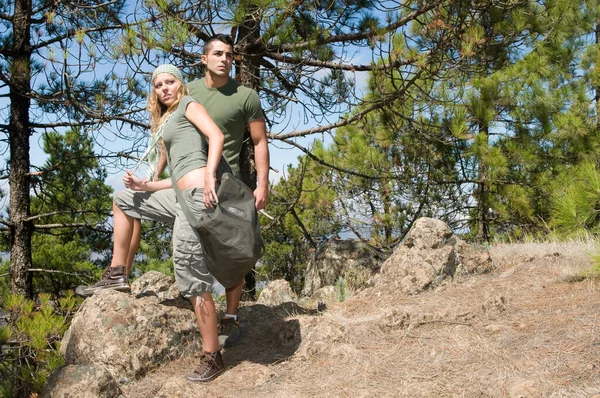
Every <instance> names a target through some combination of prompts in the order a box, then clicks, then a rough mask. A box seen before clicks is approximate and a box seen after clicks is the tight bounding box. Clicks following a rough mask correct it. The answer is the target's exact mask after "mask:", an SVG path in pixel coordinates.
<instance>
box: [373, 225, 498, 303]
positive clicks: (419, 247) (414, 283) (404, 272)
mask: <svg viewBox="0 0 600 398" xmlns="http://www.w3.org/2000/svg"><path fill="white" fill-rule="evenodd" d="M491 269H492V260H491V257H490V254H489V252H488V251H487V250H484V249H482V248H477V247H474V246H472V245H469V244H467V243H466V242H465V241H463V240H461V239H460V238H458V237H457V236H456V235H454V234H453V233H452V231H451V230H450V228H449V227H448V226H447V225H446V224H445V223H444V222H443V221H441V220H437V219H433V218H420V219H418V220H417V221H416V222H415V223H414V225H413V227H412V228H411V229H410V231H409V232H408V234H407V235H406V238H405V239H404V241H403V242H402V243H401V244H400V246H398V247H397V248H396V249H395V250H394V253H392V255H391V256H390V257H389V258H388V259H387V260H386V261H385V262H384V263H383V264H382V266H381V270H380V273H379V274H377V275H376V276H375V277H374V278H373V279H372V282H373V283H374V284H375V289H378V288H383V287H384V286H390V285H391V286H392V288H394V289H397V290H399V291H402V292H404V293H408V294H417V293H419V292H421V291H423V290H424V289H427V288H430V287H435V286H437V285H440V284H442V283H444V282H445V281H447V280H449V279H453V278H457V277H461V276H465V275H468V274H475V273H485V272H489V271H490V270H491Z"/></svg>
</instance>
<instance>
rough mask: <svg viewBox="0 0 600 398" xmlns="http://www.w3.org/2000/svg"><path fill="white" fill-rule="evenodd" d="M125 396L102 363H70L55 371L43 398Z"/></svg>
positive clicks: (111, 397)
mask: <svg viewBox="0 0 600 398" xmlns="http://www.w3.org/2000/svg"><path fill="white" fill-rule="evenodd" d="M65 397H77V398H119V397H124V395H123V392H122V391H121V389H120V388H119V384H118V383H117V381H116V380H115V379H114V378H113V376H112V375H111V374H110V372H109V371H108V370H107V369H105V368H104V367H103V366H100V365H68V366H65V367H62V368H61V369H59V370H58V371H56V372H54V373H53V374H52V376H51V377H50V379H49V380H48V384H47V385H46V388H44V391H43V393H42V398H65Z"/></svg>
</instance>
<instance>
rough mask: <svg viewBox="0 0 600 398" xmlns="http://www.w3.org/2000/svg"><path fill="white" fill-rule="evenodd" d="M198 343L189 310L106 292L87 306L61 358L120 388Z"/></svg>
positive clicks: (147, 297) (149, 296)
mask: <svg viewBox="0 0 600 398" xmlns="http://www.w3.org/2000/svg"><path fill="white" fill-rule="evenodd" d="M155 277H156V275H149V278H155ZM143 278H144V276H142V277H141V278H140V280H141V281H140V282H139V284H142V285H143V284H144V281H143ZM199 341H200V334H199V332H198V328H197V326H196V322H195V317H194V313H193V312H191V311H189V310H188V309H182V308H179V307H177V306H172V305H164V304H161V300H159V298H158V297H157V296H156V295H153V294H147V295H142V297H135V296H133V295H129V294H126V293H121V292H117V291H110V290H106V291H99V292H97V293H96V294H94V295H93V296H92V297H89V298H87V299H86V300H85V302H84V303H83V305H82V306H81V308H80V309H79V311H78V312H77V314H76V315H75V316H74V318H73V320H72V322H71V326H70V327H69V329H68V331H67V333H65V336H64V338H63V341H62V343H61V354H62V356H63V357H64V358H65V362H66V364H68V365H84V364H95V365H101V366H104V367H105V368H106V369H107V370H108V371H109V372H110V374H111V375H112V376H113V377H114V378H115V379H116V380H117V381H118V382H119V383H122V382H126V381H128V380H130V379H132V378H136V377H140V376H142V375H144V374H145V373H146V372H148V371H149V370H151V369H153V368H156V367H158V366H160V365H162V364H164V363H165V362H166V361H167V360H168V359H169V358H174V357H178V356H180V355H181V354H182V353H183V352H184V350H189V349H190V347H189V344H190V342H194V343H195V344H196V345H197V347H196V348H197V349H199Z"/></svg>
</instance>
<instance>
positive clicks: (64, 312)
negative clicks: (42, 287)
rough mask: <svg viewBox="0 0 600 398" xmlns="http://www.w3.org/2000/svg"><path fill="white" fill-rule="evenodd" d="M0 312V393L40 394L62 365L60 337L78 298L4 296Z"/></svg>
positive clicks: (17, 394) (69, 295)
mask: <svg viewBox="0 0 600 398" xmlns="http://www.w3.org/2000/svg"><path fill="white" fill-rule="evenodd" d="M0 302H1V303H2V304H1V306H0V312H1V313H3V314H4V315H3V319H4V321H5V322H4V323H3V325H2V326H1V327H0V344H2V351H1V352H0V396H6V397H9V396H29V394H30V393H41V391H42V389H43V388H44V386H45V384H46V382H47V379H48V377H49V376H50V374H51V373H52V372H53V371H54V370H55V369H57V368H58V367H59V366H62V365H63V363H64V361H63V359H62V357H61V356H60V352H59V350H60V340H61V339H62V335H63V334H64V332H65V331H66V329H67V328H68V325H69V322H70V319H71V317H72V315H73V314H74V312H75V310H76V308H77V306H78V304H80V303H81V299H77V298H75V297H74V296H73V295H72V293H69V292H67V294H66V295H65V296H64V297H61V298H60V299H59V300H58V301H55V302H53V301H51V300H50V295H48V294H41V295H39V297H38V299H37V301H32V300H28V299H25V298H24V297H23V296H18V295H12V294H8V295H4V296H3V297H2V301H0Z"/></svg>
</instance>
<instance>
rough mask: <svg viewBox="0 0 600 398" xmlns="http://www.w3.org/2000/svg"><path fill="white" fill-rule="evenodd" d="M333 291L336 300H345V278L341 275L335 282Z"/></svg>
mask: <svg viewBox="0 0 600 398" xmlns="http://www.w3.org/2000/svg"><path fill="white" fill-rule="evenodd" d="M335 292H336V297H337V301H338V302H340V303H341V302H344V301H345V300H346V280H345V279H344V277H343V276H340V277H339V278H338V280H337V281H336V282H335Z"/></svg>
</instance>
